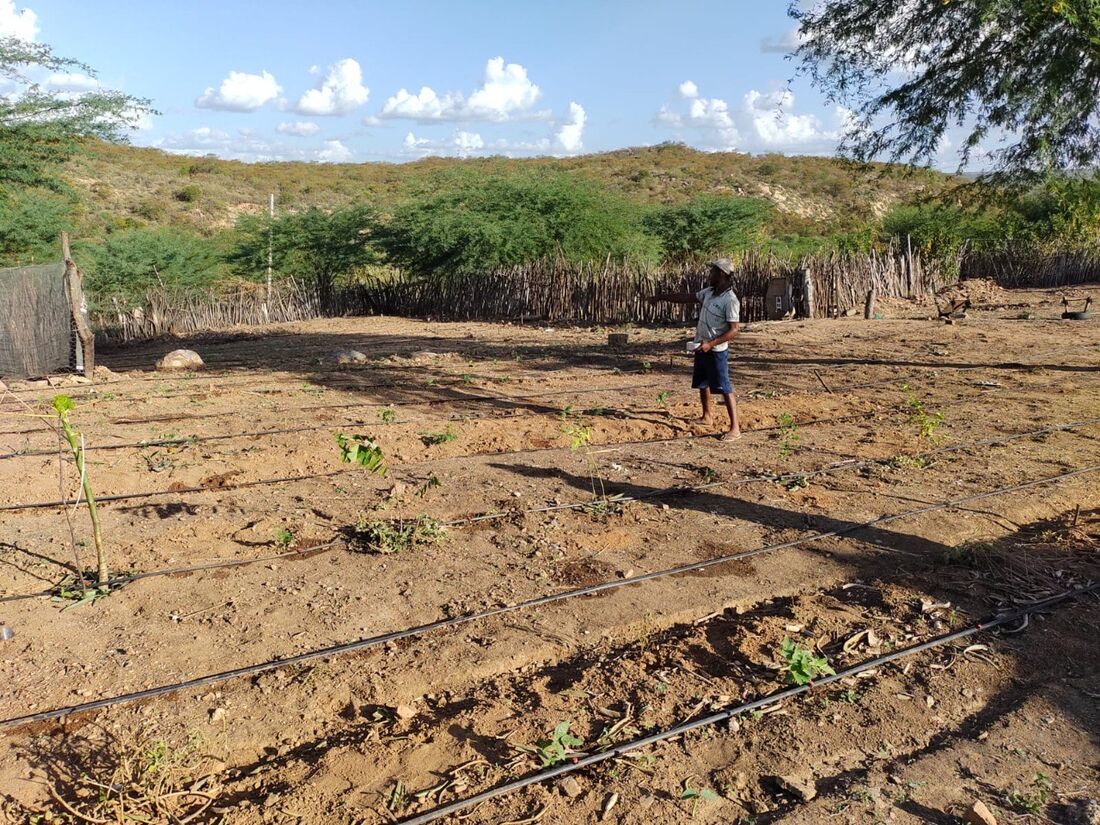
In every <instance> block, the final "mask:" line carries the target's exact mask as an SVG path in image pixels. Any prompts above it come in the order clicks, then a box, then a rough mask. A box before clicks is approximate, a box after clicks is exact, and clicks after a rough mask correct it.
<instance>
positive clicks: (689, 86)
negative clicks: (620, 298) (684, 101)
mask: <svg viewBox="0 0 1100 825" xmlns="http://www.w3.org/2000/svg"><path fill="white" fill-rule="evenodd" d="M679 91H680V97H686V98H693V97H699V87H698V86H696V85H695V82H694V81H691V80H685V81H684V82H683V83H681V84H680V89H679Z"/></svg>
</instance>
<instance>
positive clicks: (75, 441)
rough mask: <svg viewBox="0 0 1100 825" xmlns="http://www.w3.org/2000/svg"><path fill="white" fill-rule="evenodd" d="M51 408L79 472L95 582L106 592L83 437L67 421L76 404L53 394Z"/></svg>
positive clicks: (106, 574) (106, 579) (106, 575)
mask: <svg viewBox="0 0 1100 825" xmlns="http://www.w3.org/2000/svg"><path fill="white" fill-rule="evenodd" d="M53 408H54V410H55V411H56V412H57V420H58V423H59V424H60V425H61V434H62V436H63V437H64V438H65V441H67V442H68V444H69V449H70V450H72V453H73V460H74V461H75V462H76V470H77V472H78V473H80V487H81V490H82V491H83V493H84V503H85V505H86V506H87V508H88V516H89V517H90V518H91V521H92V540H93V542H94V543H95V557H96V584H97V585H98V586H99V589H100V591H101V592H106V589H107V587H108V583H109V581H110V578H111V574H110V571H109V570H108V569H107V552H106V550H105V549H104V547H103V530H102V528H101V527H100V524H99V511H98V510H97V509H96V502H95V494H94V493H93V492H92V482H91V480H90V479H89V478H88V467H87V465H86V463H85V456H84V438H83V436H81V435H80V433H78V432H77V431H76V430H75V429H73V425H72V422H70V421H69V413H70V412H71V411H72V410H74V409H75V408H76V404H75V403H74V402H73V400H72V399H71V398H70V397H69V396H67V395H55V396H54V399H53ZM78 575H79V573H78Z"/></svg>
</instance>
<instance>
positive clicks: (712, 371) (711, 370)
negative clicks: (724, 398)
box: [691, 349, 733, 395]
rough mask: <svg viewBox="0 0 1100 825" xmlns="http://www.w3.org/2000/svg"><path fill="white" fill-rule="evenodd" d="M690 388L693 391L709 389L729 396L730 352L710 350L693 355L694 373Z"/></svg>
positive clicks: (730, 386)
mask: <svg viewBox="0 0 1100 825" xmlns="http://www.w3.org/2000/svg"><path fill="white" fill-rule="evenodd" d="M691 388H692V389H694V390H705V389H709V390H710V391H711V392H720V393H723V394H724V395H729V394H730V393H732V392H733V386H732V385H731V384H730V351H729V350H728V349H724V350H721V351H718V350H713V349H712V350H711V351H710V352H696V353H695V371H694V373H692V376H691Z"/></svg>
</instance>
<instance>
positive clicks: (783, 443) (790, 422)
mask: <svg viewBox="0 0 1100 825" xmlns="http://www.w3.org/2000/svg"><path fill="white" fill-rule="evenodd" d="M776 423H777V424H778V425H779V457H780V458H789V457H790V456H792V455H794V454H795V453H796V452H798V451H799V450H800V449H802V436H800V435H799V434H798V425H797V424H795V423H794V416H792V415H791V414H790V413H783V414H782V415H780V416H779V418H777V419H776Z"/></svg>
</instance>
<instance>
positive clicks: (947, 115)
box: [789, 0, 1100, 183]
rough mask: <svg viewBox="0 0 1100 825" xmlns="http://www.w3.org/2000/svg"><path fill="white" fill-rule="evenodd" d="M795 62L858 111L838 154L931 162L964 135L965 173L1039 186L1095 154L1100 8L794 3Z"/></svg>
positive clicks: (860, 0) (988, 1)
mask: <svg viewBox="0 0 1100 825" xmlns="http://www.w3.org/2000/svg"><path fill="white" fill-rule="evenodd" d="M789 13H790V15H791V16H792V17H793V18H794V19H795V20H797V21H798V23H799V27H800V33H801V36H802V38H803V43H802V45H801V46H800V48H799V49H798V51H797V53H796V55H797V58H798V59H799V60H800V61H801V63H802V66H803V67H804V69H805V71H807V72H808V74H809V75H810V77H811V78H812V80H813V81H814V83H815V85H816V86H817V87H818V88H819V89H821V90H822V91H824V92H825V93H826V95H827V96H828V97H829V98H830V99H831V100H833V101H835V102H837V103H842V104H845V105H848V106H851V107H853V108H854V128H853V130H852V131H851V132H850V134H849V135H848V137H847V138H846V139H845V141H844V143H843V144H842V149H843V150H844V151H845V152H846V153H848V154H849V155H850V156H852V157H854V158H855V159H857V160H861V161H867V160H872V159H883V158H889V159H891V160H900V161H908V162H912V163H917V164H923V163H930V162H932V161H933V160H934V159H936V157H937V154H938V152H939V151H940V150H941V148H943V147H944V146H945V143H944V141H945V138H946V137H947V135H948V132H949V130H952V129H955V128H961V129H962V130H963V131H964V133H965V134H966V137H965V139H964V141H963V143H962V146H961V147H960V151H961V161H962V165H963V166H966V165H967V164H968V163H969V162H970V161H972V160H976V159H979V156H981V157H980V160H981V162H982V165H983V166H984V167H987V173H986V175H985V177H986V178H987V179H989V180H992V181H998V182H1007V183H1020V182H1034V181H1035V180H1038V179H1040V178H1041V177H1042V176H1044V175H1047V174H1049V173H1050V172H1052V171H1055V170H1080V169H1086V168H1090V167H1092V166H1093V164H1095V162H1096V159H1097V157H1098V156H1100V121H1098V119H1097V114H1098V112H1100V3H1098V2H1097V0H928V1H927V2H882V0H823V1H822V2H819V3H814V4H809V5H803V4H799V3H798V2H792V3H791V5H790V10H789Z"/></svg>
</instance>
